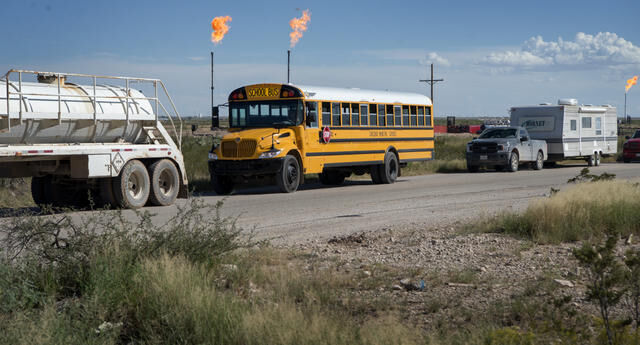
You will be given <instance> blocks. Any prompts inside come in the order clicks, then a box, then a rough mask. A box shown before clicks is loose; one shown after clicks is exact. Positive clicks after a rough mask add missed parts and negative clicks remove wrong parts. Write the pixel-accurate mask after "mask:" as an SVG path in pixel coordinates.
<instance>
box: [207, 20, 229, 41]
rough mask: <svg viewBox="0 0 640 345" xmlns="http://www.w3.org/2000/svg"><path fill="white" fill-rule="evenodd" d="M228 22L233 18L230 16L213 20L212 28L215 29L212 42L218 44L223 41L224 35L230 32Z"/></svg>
mask: <svg viewBox="0 0 640 345" xmlns="http://www.w3.org/2000/svg"><path fill="white" fill-rule="evenodd" d="M228 21H229V22H230V21H231V17H229V16H224V17H215V18H213V20H212V21H211V28H212V29H213V32H212V33H211V42H213V43H216V44H217V43H220V41H222V39H223V38H224V35H226V34H227V32H229V25H227V22H228Z"/></svg>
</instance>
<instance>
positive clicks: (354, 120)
mask: <svg viewBox="0 0 640 345" xmlns="http://www.w3.org/2000/svg"><path fill="white" fill-rule="evenodd" d="M351 125H352V126H360V110H359V109H358V103H351Z"/></svg>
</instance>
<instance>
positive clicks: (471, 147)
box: [467, 127, 547, 172]
mask: <svg viewBox="0 0 640 345" xmlns="http://www.w3.org/2000/svg"><path fill="white" fill-rule="evenodd" d="M546 159H547V142H546V141H544V140H532V139H531V137H530V136H529V132H527V130H526V129H525V128H523V127H493V128H488V129H486V130H485V131H484V132H482V134H480V137H478V138H477V139H475V138H474V139H473V140H472V141H471V142H469V143H468V144H467V170H469V171H470V172H476V171H478V169H479V168H480V167H481V166H485V167H493V168H495V169H496V170H498V171H502V170H504V169H505V168H506V169H507V170H508V171H511V172H516V171H518V166H519V165H520V163H523V162H531V163H532V165H533V168H534V169H536V170H540V169H542V167H543V165H544V161H545V160H546Z"/></svg>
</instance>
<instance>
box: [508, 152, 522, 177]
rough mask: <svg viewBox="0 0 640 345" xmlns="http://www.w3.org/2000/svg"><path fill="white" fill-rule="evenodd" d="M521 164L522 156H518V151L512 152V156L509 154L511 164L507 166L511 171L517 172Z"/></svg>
mask: <svg viewBox="0 0 640 345" xmlns="http://www.w3.org/2000/svg"><path fill="white" fill-rule="evenodd" d="M519 164H520V157H518V154H517V153H516V152H511V156H509V165H508V166H507V169H509V171H510V172H516V171H518V165H519Z"/></svg>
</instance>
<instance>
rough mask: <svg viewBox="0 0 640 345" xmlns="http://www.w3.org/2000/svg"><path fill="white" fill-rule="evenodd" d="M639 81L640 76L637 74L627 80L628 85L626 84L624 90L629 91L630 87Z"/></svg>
mask: <svg viewBox="0 0 640 345" xmlns="http://www.w3.org/2000/svg"><path fill="white" fill-rule="evenodd" d="M637 83H638V76H635V77H633V78H631V79H629V80H627V86H625V88H624V92H627V91H629V89H630V88H631V87H632V86H633V85H636V84H637Z"/></svg>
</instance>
